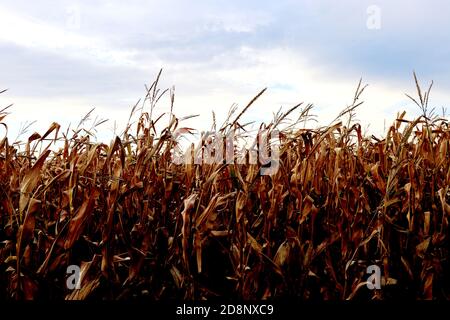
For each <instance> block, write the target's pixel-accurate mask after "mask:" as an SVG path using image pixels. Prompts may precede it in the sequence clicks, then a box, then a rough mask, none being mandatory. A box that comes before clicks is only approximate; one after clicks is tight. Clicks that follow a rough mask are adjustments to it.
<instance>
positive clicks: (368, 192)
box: [0, 76, 450, 300]
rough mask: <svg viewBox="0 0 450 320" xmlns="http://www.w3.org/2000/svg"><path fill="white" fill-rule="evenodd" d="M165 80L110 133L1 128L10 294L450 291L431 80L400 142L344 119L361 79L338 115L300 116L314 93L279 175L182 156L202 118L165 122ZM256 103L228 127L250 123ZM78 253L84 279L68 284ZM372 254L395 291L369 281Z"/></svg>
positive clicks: (0, 212)
mask: <svg viewBox="0 0 450 320" xmlns="http://www.w3.org/2000/svg"><path fill="white" fill-rule="evenodd" d="M158 78H159V76H158ZM157 82H158V81H155V82H154V83H153V85H152V86H151V87H150V88H148V93H147V96H146V97H145V101H144V102H145V103H146V104H145V106H146V107H145V108H144V109H143V110H141V111H140V112H139V110H138V108H134V109H133V112H132V114H133V115H136V114H137V118H138V121H137V122H136V123H135V124H134V125H129V126H128V127H127V129H126V130H125V132H124V133H123V134H122V135H120V137H117V138H116V139H115V140H114V141H113V142H112V143H111V144H110V145H106V144H101V143H93V142H92V138H91V132H90V131H89V130H84V129H81V128H82V127H83V122H82V123H81V126H79V127H78V128H77V129H76V130H71V131H67V132H66V133H61V132H60V126H59V125H58V124H56V123H54V124H52V125H51V127H50V128H49V130H48V131H47V132H46V133H45V134H41V135H40V134H33V135H31V136H30V137H29V138H28V140H27V141H25V142H24V143H23V144H22V145H20V144H19V143H16V144H14V143H10V142H9V141H8V139H7V138H4V139H3V140H1V142H0V299H134V298H148V299H170V298H176V299H211V298H214V297H225V298H242V299H265V298H269V299H271V298H283V297H297V298H300V299H319V300H320V299H333V300H341V299H389V298H410V299H448V298H449V297H450V296H449V295H450V272H449V270H450V266H449V244H450V241H449V225H448V223H449V216H450V192H449V191H450V190H449V184H450V158H449V153H450V129H449V123H448V121H447V120H445V119H440V118H438V117H435V116H433V115H432V112H430V111H429V110H428V95H429V90H428V91H427V92H426V93H424V92H422V91H421V90H420V88H419V86H418V85H417V89H418V98H417V100H416V102H417V104H418V105H419V107H420V108H421V109H422V111H423V115H422V116H421V117H419V118H417V119H416V120H414V121H408V120H406V119H405V118H404V117H405V114H404V113H403V114H400V115H399V116H398V118H397V119H394V120H395V121H394V122H393V125H392V126H391V127H390V128H389V130H388V132H387V135H386V137H385V138H384V139H377V138H376V137H373V136H372V137H364V136H363V134H362V132H361V126H360V125H359V124H357V123H353V122H352V121H348V122H345V123H343V122H342V121H341V120H339V119H341V118H342V116H350V117H349V118H350V120H351V117H352V115H353V112H354V110H355V108H356V107H357V106H358V105H359V103H360V102H359V101H360V99H359V95H360V94H361V92H362V91H363V88H361V87H360V86H359V87H358V90H357V93H356V95H355V99H354V103H353V104H352V105H351V106H350V107H348V108H347V109H345V110H344V111H343V113H342V114H341V115H340V116H339V117H338V118H339V119H337V120H336V121H335V122H334V123H332V124H331V125H330V126H328V127H326V128H320V129H315V130H307V129H299V128H300V126H298V124H299V121H303V120H304V119H305V118H306V117H307V116H308V113H309V111H310V109H311V108H310V106H307V107H306V108H304V109H303V110H301V111H300V117H299V121H292V124H293V125H292V126H287V127H286V129H284V130H283V131H282V135H281V141H280V148H281V149H280V161H279V170H278V172H277V173H276V174H274V175H272V176H264V175H260V174H259V168H260V165H259V164H229V165H227V164H222V163H219V164H212V165H197V164H184V165H176V164H174V163H173V162H172V161H171V154H172V152H173V151H174V150H175V149H176V147H177V146H176V141H175V140H174V138H173V137H174V136H175V135H177V134H180V133H185V132H190V130H191V129H189V128H182V127H180V126H179V123H180V121H181V120H182V119H177V118H176V117H175V116H173V115H172V113H170V117H171V121H170V124H169V125H168V126H167V127H166V128H164V129H163V130H162V131H160V130H156V128H155V126H156V124H157V123H158V121H160V118H154V117H153V115H152V113H153V110H154V106H155V104H156V102H157V101H158V100H159V97H160V96H161V95H162V94H163V93H164V92H161V91H159V90H158V89H157ZM416 84H417V81H416ZM168 94H169V95H170V98H171V101H172V103H173V93H172V92H168ZM254 100H255V99H254ZM252 102H254V101H252ZM250 104H251V103H250ZM250 104H249V105H250ZM148 105H150V107H148ZM247 107H248V106H247ZM297 107H299V106H296V107H294V108H292V109H291V110H289V111H288V112H286V113H279V114H277V115H276V117H275V119H274V121H272V122H271V123H270V124H268V125H265V128H266V129H268V130H273V129H274V128H276V127H277V126H278V125H279V124H280V123H285V124H286V121H288V120H287V119H288V117H287V116H288V114H290V115H292V114H293V112H294V111H295V110H297V111H299V110H300V107H299V108H298V109H297ZM246 109H247V108H244V110H243V111H242V112H241V113H239V114H238V115H237V116H236V117H233V113H230V117H229V119H228V120H227V121H226V122H225V124H224V125H223V126H222V127H221V128H220V129H219V130H218V131H220V132H227V131H229V130H236V131H237V132H239V133H240V134H244V133H245V126H244V125H243V124H240V118H241V115H242V113H243V112H245V110H246ZM146 110H148V112H145V111H146ZM232 111H236V110H232ZM6 116H7V114H6V111H5V109H4V110H3V111H1V112H0V122H2V123H4V122H5V121H6V120H7V119H6ZM214 122H215V121H214ZM97 124H98V123H97ZM158 125H160V123H158ZM214 126H215V124H214ZM69 133H70V134H69ZM56 142H58V143H60V144H62V145H61V148H59V147H58V148H55V143H56ZM201 147H202V146H201V145H200V147H199V148H201ZM197 150H199V149H197ZM236 156H238V155H236ZM240 156H245V155H242V154H241V155H240ZM72 264H75V265H81V266H82V271H83V272H82V275H83V277H82V285H81V289H80V290H74V291H71V290H68V289H67V288H66V277H67V274H66V269H67V267H68V266H69V265H72ZM372 264H377V265H379V266H381V268H382V272H383V279H384V286H383V288H382V289H381V290H374V291H370V290H368V289H367V288H366V286H365V284H364V281H365V279H366V278H367V275H366V267H367V266H368V265H372Z"/></svg>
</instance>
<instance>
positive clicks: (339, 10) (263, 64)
mask: <svg viewBox="0 0 450 320" xmlns="http://www.w3.org/2000/svg"><path fill="white" fill-rule="evenodd" d="M449 17H450V2H448V1H445V0H442V1H438V0H428V1H418V0H410V1H395V2H394V1H381V0H380V1H375V0H370V1H365V0H354V1H339V2H336V1H312V0H311V1H308V0H304V1H267V2H266V1H256V0H252V1H245V2H244V1H230V0H227V1H181V0H179V1H173V0H165V1H139V0H136V1H131V0H130V1H126V2H125V1H100V0H94V1H69V0H64V1H51V0H40V1H33V2H30V1H26V0H11V1H10V0H2V1H1V2H0V91H1V90H2V89H6V88H8V89H9V90H8V92H7V93H4V94H2V95H0V107H2V106H6V105H8V104H10V103H14V106H13V108H12V109H11V115H10V116H8V120H7V122H8V125H9V127H10V132H9V135H11V136H13V135H14V132H16V131H17V130H18V127H19V125H20V123H23V122H24V121H32V120H37V121H38V122H37V124H36V125H35V126H34V127H33V131H34V130H43V129H44V128H45V127H47V126H48V125H49V124H50V123H51V122H52V121H57V122H59V123H61V124H63V125H67V124H68V123H70V122H72V123H77V122H78V121H79V119H80V118H81V117H82V116H83V114H85V113H86V112H87V111H88V110H90V109H91V108H92V107H95V108H96V114H97V115H99V116H100V117H103V118H108V119H110V122H109V123H107V124H105V125H104V127H105V129H104V130H105V131H108V132H109V134H110V135H111V136H112V134H113V131H112V127H113V125H112V124H113V122H114V121H117V122H118V123H119V124H121V123H123V119H125V118H127V116H128V113H129V110H130V106H132V105H133V104H134V103H135V102H136V101H137V100H138V99H139V98H140V97H142V96H143V95H144V93H145V92H144V90H145V89H144V85H145V84H149V83H151V82H152V80H153V79H154V77H155V75H156V74H157V73H158V71H159V69H160V68H163V77H162V87H168V86H171V85H175V88H176V101H175V113H176V114H177V115H179V116H185V115H189V114H201V117H199V118H197V119H196V120H191V123H190V125H192V126H197V127H199V128H202V129H207V128H208V123H210V121H211V111H212V110H214V111H215V112H216V114H217V116H218V118H219V120H220V119H221V118H223V117H224V116H225V114H226V113H227V111H228V109H229V107H230V106H231V105H232V104H233V103H238V104H239V105H240V106H243V105H245V104H246V103H247V102H248V101H249V100H250V99H251V98H252V97H253V96H254V95H255V94H256V93H258V92H259V91H260V90H261V89H262V88H264V87H268V91H267V92H266V93H265V94H264V96H263V97H262V98H261V99H260V100H259V101H258V102H257V103H256V104H255V105H254V106H253V109H250V112H249V113H248V114H247V115H246V118H247V120H256V121H268V120H270V119H271V115H272V112H273V111H275V110H277V109H278V108H279V107H281V106H282V107H284V108H289V107H291V106H293V105H295V104H297V103H298V102H305V103H308V102H311V103H314V105H315V109H314V113H315V114H316V115H317V116H318V119H319V122H320V123H323V124H327V123H328V122H327V121H330V120H331V119H332V118H334V117H335V116H336V115H337V114H338V113H339V111H340V110H342V108H343V107H345V106H346V105H347V104H349V103H350V102H351V99H352V95H353V92H354V89H355V87H356V85H357V83H358V80H359V78H360V77H362V78H363V81H364V82H365V83H367V84H369V87H368V88H367V91H366V93H365V95H364V100H365V101H366V102H365V104H364V105H363V106H361V108H360V110H359V111H358V119H359V120H360V121H361V122H362V124H363V127H364V128H366V130H367V132H369V133H376V134H382V133H383V131H384V128H385V121H387V122H386V125H388V124H389V122H390V121H392V119H393V117H394V116H395V114H396V113H397V112H398V111H402V110H406V111H407V112H408V113H410V114H411V115H412V114H414V113H416V112H417V108H416V107H414V106H412V104H411V103H410V102H409V101H408V99H407V98H406V97H405V95H404V93H410V94H414V93H415V91H414V83H413V81H412V71H413V70H416V72H417V74H418V75H419V79H420V80H421V81H422V83H423V84H424V86H425V85H428V83H429V82H430V81H431V80H434V82H435V86H434V87H433V93H432V98H431V104H432V105H433V106H436V108H438V109H439V110H440V108H441V107H443V106H446V105H448V103H449V102H450V90H449V88H450V76H449V75H450V59H449V57H450V32H449V31H448V30H450V19H449ZM167 104H168V100H165V101H163V103H162V104H161V105H160V112H164V111H165V110H166V106H167ZM108 137H110V136H108Z"/></svg>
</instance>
